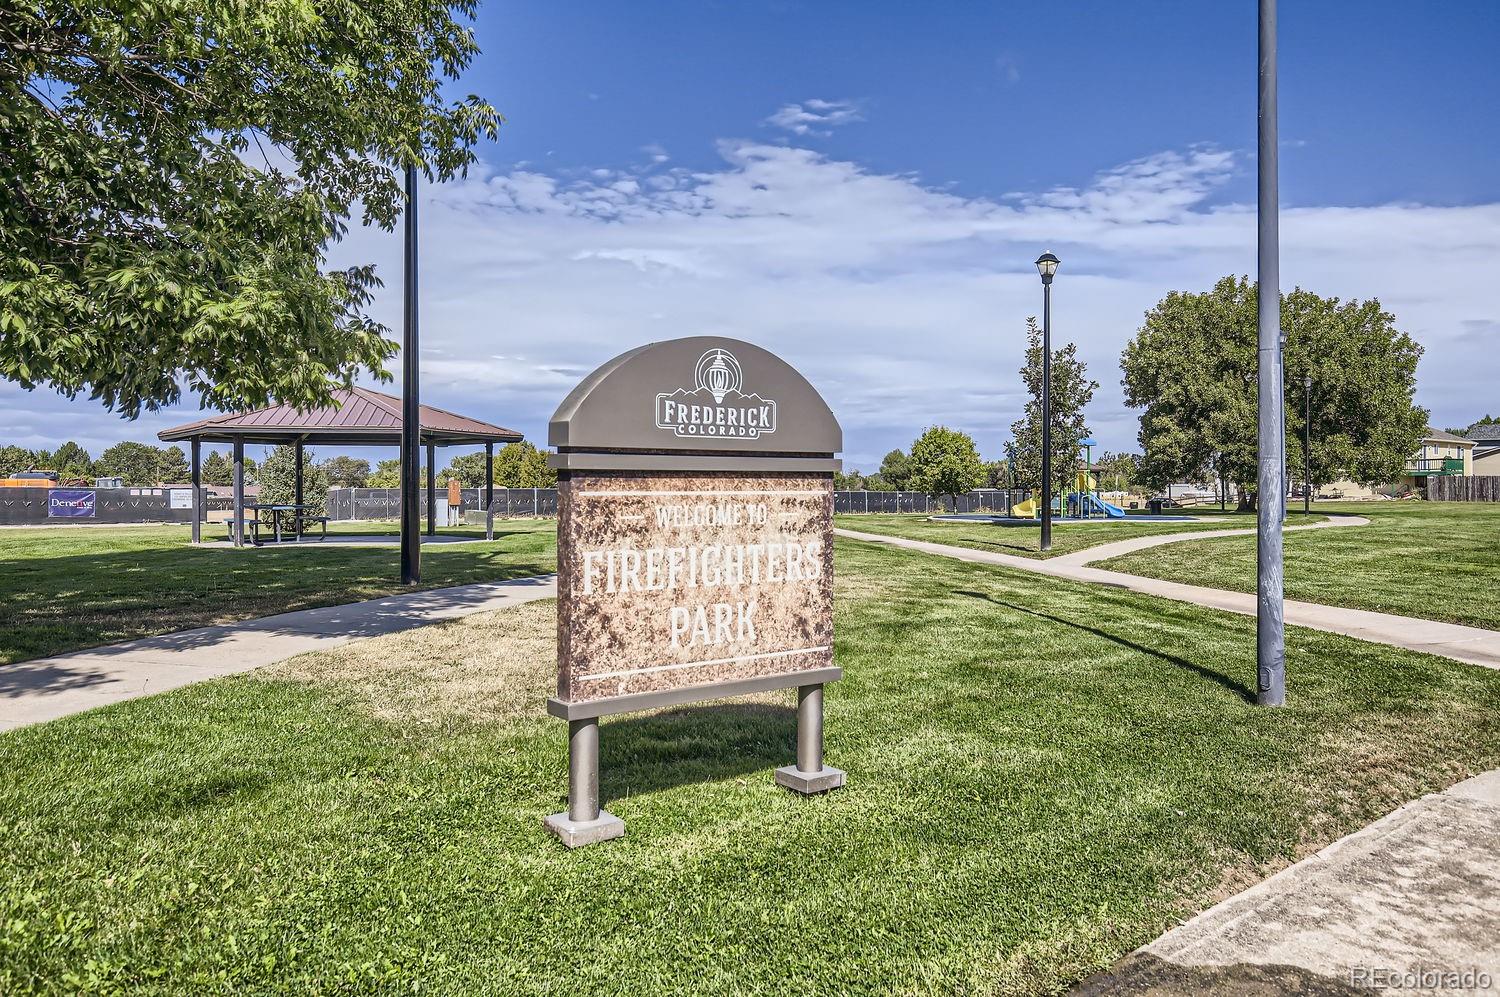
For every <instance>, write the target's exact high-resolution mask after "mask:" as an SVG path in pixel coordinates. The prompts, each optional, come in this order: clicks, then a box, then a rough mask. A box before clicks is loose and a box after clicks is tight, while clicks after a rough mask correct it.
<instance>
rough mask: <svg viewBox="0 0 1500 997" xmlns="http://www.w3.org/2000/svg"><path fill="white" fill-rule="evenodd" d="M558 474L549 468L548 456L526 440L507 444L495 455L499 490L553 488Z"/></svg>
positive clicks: (496, 481)
mask: <svg viewBox="0 0 1500 997" xmlns="http://www.w3.org/2000/svg"><path fill="white" fill-rule="evenodd" d="M556 484H557V472H556V471H554V470H552V468H550V467H548V466H547V454H546V452H544V451H541V450H538V449H537V448H536V447H534V446H532V445H531V444H530V443H527V442H525V441H524V440H523V441H522V442H520V443H507V444H506V445H505V446H503V447H501V448H500V450H499V451H498V452H497V453H496V454H495V486H496V487H497V488H552V487H554V486H555V485H556Z"/></svg>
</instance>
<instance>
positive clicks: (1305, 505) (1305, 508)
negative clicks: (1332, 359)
mask: <svg viewBox="0 0 1500 997" xmlns="http://www.w3.org/2000/svg"><path fill="white" fill-rule="evenodd" d="M1302 405H1303V413H1302V514H1303V515H1304V516H1306V515H1310V514H1311V513H1312V378H1311V377H1308V378H1307V379H1306V380H1304V381H1303V382H1302Z"/></svg>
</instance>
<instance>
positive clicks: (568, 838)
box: [542, 810, 625, 848]
mask: <svg viewBox="0 0 1500 997" xmlns="http://www.w3.org/2000/svg"><path fill="white" fill-rule="evenodd" d="M542 823H544V824H545V825H546V826H547V830H549V831H551V832H552V833H553V834H555V835H557V839H558V840H559V841H561V842H562V843H563V844H565V845H567V846H568V847H569V848H582V847H583V846H584V845H595V844H598V843H599V842H601V841H609V840H610V839H611V838H623V837H625V822H624V821H623V820H621V819H620V818H618V817H616V816H615V815H614V814H612V813H610V812H609V811H608V810H601V811H599V816H598V817H595V818H594V819H593V820H570V819H569V818H568V815H567V813H560V814H550V815H549V816H548V817H547V818H546V819H545V820H544V821H543V822H542Z"/></svg>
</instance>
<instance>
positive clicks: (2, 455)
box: [0, 444, 36, 478]
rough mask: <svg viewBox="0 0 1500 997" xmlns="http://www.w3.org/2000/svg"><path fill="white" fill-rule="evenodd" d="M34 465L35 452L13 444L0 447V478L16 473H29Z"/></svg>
mask: <svg viewBox="0 0 1500 997" xmlns="http://www.w3.org/2000/svg"><path fill="white" fill-rule="evenodd" d="M35 463H36V453H35V451H32V450H27V449H26V448H25V447H18V446H16V445H15V444H9V445H7V446H4V447H0V478H5V477H9V476H11V475H13V474H15V473H16V472H18V471H29V470H31V468H32V467H33V466H34V465H35Z"/></svg>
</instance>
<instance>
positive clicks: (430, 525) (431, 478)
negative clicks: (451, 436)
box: [427, 440, 437, 537]
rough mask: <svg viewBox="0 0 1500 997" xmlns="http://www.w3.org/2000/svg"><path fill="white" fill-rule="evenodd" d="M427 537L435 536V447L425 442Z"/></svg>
mask: <svg viewBox="0 0 1500 997" xmlns="http://www.w3.org/2000/svg"><path fill="white" fill-rule="evenodd" d="M427 535H428V536H429V537H431V536H436V535H437V445H436V444H435V443H433V442H432V441H431V440H428V441H427Z"/></svg>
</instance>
